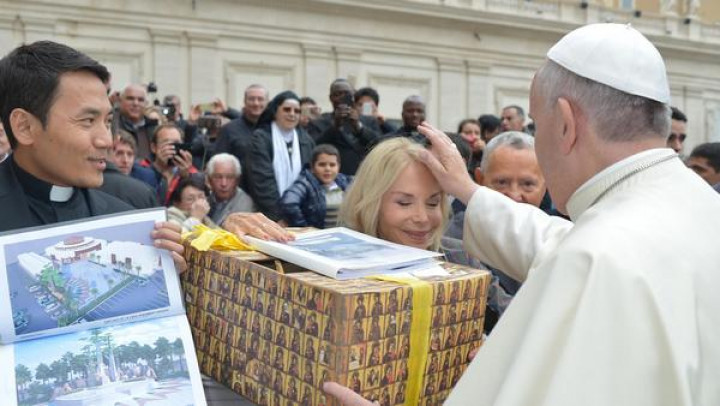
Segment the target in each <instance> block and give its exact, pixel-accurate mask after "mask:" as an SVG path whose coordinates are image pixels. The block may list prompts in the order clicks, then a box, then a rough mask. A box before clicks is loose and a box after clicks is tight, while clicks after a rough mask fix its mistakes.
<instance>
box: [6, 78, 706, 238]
mask: <svg viewBox="0 0 720 406" xmlns="http://www.w3.org/2000/svg"><path fill="white" fill-rule="evenodd" d="M150 87H151V90H153V91H155V89H154V88H153V87H154V85H152V84H151V85H150ZM148 95H149V93H148V89H147V87H146V86H143V85H139V84H131V85H128V86H127V87H125V88H124V89H123V90H122V91H121V92H115V93H113V94H111V102H112V103H113V105H114V110H115V115H114V121H113V125H112V129H113V140H114V141H113V148H112V153H111V154H110V156H109V161H108V162H109V164H108V167H107V169H106V170H105V175H106V178H108V177H110V178H114V177H116V175H117V174H124V175H128V176H129V177H130V178H134V179H137V180H139V181H142V182H143V184H142V185H141V184H140V183H136V182H133V184H132V187H131V188H130V189H128V188H127V187H125V186H123V187H118V186H117V184H118V182H116V181H112V180H111V181H110V182H107V181H106V183H105V184H104V185H103V186H102V189H101V190H103V191H105V192H108V193H110V194H113V195H115V196H117V197H120V198H121V199H122V200H125V201H126V202H128V203H130V204H131V205H133V206H135V207H137V208H145V207H153V206H157V205H163V206H167V207H168V208H170V209H171V213H173V215H172V216H171V218H172V220H173V221H176V222H179V223H182V224H184V226H185V228H187V227H189V226H190V225H191V224H194V222H195V221H197V222H198V223H203V222H204V223H206V224H214V225H216V226H221V225H222V222H223V221H224V220H225V219H226V218H227V216H228V215H229V214H231V213H234V212H260V213H263V214H264V215H265V216H267V217H268V218H270V219H272V220H275V221H279V222H280V224H282V225H286V226H307V225H311V226H313V227H318V228H324V227H328V226H334V225H337V219H338V218H337V211H338V209H339V207H340V203H341V202H342V199H343V196H344V194H345V192H346V190H347V188H348V187H349V186H350V184H351V183H352V179H353V176H354V175H355V173H356V172H357V170H358V168H359V167H360V164H361V163H362V162H363V160H364V159H365V157H366V156H367V154H368V153H369V152H370V151H371V150H372V149H373V148H375V147H376V146H377V145H378V144H380V143H382V142H384V141H385V140H388V139H391V138H407V139H409V140H412V141H414V142H417V143H419V144H422V145H427V139H426V138H425V137H424V136H423V135H422V134H420V133H419V132H418V126H419V125H420V124H421V123H422V122H423V121H425V118H426V116H425V107H426V106H425V102H424V100H423V99H422V98H421V97H420V96H417V95H410V96H408V97H407V98H406V99H405V101H404V102H403V104H402V106H397V107H398V108H399V109H400V110H401V112H402V114H401V116H402V120H401V121H400V123H399V125H395V123H394V122H393V120H388V119H386V118H385V115H383V114H381V113H380V110H379V103H380V95H379V94H378V92H377V91H376V90H374V89H373V88H370V87H364V88H361V89H359V90H357V91H356V90H355V89H354V88H353V86H352V85H351V84H350V83H349V82H348V81H347V80H344V79H337V80H335V81H333V82H332V83H331V85H330V90H329V99H330V102H331V105H332V111H331V112H325V113H321V110H320V108H319V107H318V105H317V103H316V102H315V101H314V100H313V99H311V98H309V97H299V96H298V95H296V94H295V93H293V92H292V91H284V92H281V93H280V94H278V95H276V96H275V97H274V98H272V99H270V94H269V92H268V90H267V89H266V88H265V87H264V86H263V85H261V84H253V85H251V86H249V87H248V88H247V89H245V93H244V95H245V96H244V105H243V106H242V107H241V108H240V109H234V108H230V107H228V106H227V105H226V104H225V103H224V102H223V101H222V100H221V99H216V100H214V101H213V102H212V103H207V104H204V105H202V104H198V105H194V106H191V108H190V111H189V114H188V115H187V116H185V115H183V114H182V104H181V101H180V98H179V97H178V96H175V95H167V96H165V97H164V98H163V99H162V103H160V102H159V101H158V100H156V103H152V102H151V101H150V97H149V96H148ZM203 109H205V110H203ZM686 126H687V117H686V116H685V114H683V112H681V111H680V110H679V109H677V108H675V107H673V108H672V121H671V131H670V134H668V136H667V139H666V145H667V147H669V148H672V149H673V150H675V151H676V152H677V153H678V154H681V156H682V154H683V144H684V141H685V140H686V138H687V134H686ZM534 131H535V126H534V123H533V122H532V120H529V118H528V117H526V114H525V110H524V109H523V108H522V107H521V106H518V105H509V106H506V107H504V108H503V109H501V111H500V112H499V115H498V116H495V115H493V114H481V115H479V116H478V118H468V119H464V120H462V121H461V122H460V123H459V124H458V127H457V131H456V132H455V133H451V137H452V139H453V140H454V141H455V142H456V144H457V146H458V148H459V150H460V151H461V153H462V154H463V156H464V157H465V159H466V161H467V170H468V173H469V174H470V176H471V177H472V178H474V179H475V180H476V181H477V183H478V184H482V185H484V186H487V187H490V188H492V189H495V190H498V191H500V192H501V193H504V194H506V195H507V196H510V197H511V198H513V199H514V200H516V201H521V202H524V203H531V204H534V205H536V206H538V207H540V208H541V209H543V210H544V211H545V212H547V213H549V214H553V215H562V214H560V213H559V212H558V211H557V210H555V208H554V206H553V204H552V200H551V197H550V195H549V194H548V193H547V192H546V188H545V186H544V179H543V176H542V173H541V172H540V170H539V166H538V165H537V163H536V162H534V163H532V162H530V163H528V165H529V166H528V168H524V167H523V165H524V164H525V162H524V161H522V160H517V159H515V157H504V156H503V157H499V158H496V159H494V160H493V161H495V162H493V168H501V170H502V171H504V172H503V176H496V177H494V178H492V179H489V178H488V177H487V176H484V175H483V172H485V171H486V169H487V167H488V164H489V162H490V160H486V164H485V166H484V167H483V166H482V165H481V162H482V160H483V153H484V152H485V151H486V147H487V144H488V143H489V142H490V141H491V140H492V139H493V138H495V137H496V136H497V135H499V134H503V133H509V132H516V133H524V134H528V135H529V136H530V137H532V136H533V133H534ZM516 135H517V134H516ZM518 143H521V142H520V141H516V142H515V144H513V145H518ZM3 145H5V146H4V147H3ZM9 149H10V148H9V144H7V142H5V143H4V144H3V141H2V137H0V156H4V155H6V154H7V153H8V152H9ZM719 149H720V143H705V144H701V145H699V146H698V147H696V149H695V150H693V151H692V152H691V154H689V155H688V156H687V157H683V158H685V159H686V162H687V164H688V166H689V167H690V168H692V169H693V170H695V171H696V172H697V173H698V174H699V175H701V176H702V177H703V178H704V179H705V180H706V181H707V182H708V183H710V184H711V185H712V186H714V187H715V188H716V190H720V153H719V152H718V150H719ZM529 150H530V151H532V150H533V149H532V147H531V148H529ZM6 151H7V152H6ZM507 154H508V153H505V152H502V151H501V152H500V155H507ZM216 155H220V156H222V158H221V162H223V163H222V164H221V165H223V167H224V168H225V169H228V170H229V168H232V170H231V171H230V172H231V173H232V175H231V173H230V172H228V171H226V172H225V173H223V174H218V173H215V174H214V175H212V173H213V172H217V170H216V168H215V166H217V165H218V163H217V162H216V161H213V160H212V158H213V157H214V156H216ZM527 155H533V153H530V154H527ZM0 159H2V158H0ZM318 159H319V160H318ZM529 159H530V160H532V159H534V158H532V157H531V158H529ZM328 161H332V162H328ZM526 169H528V170H530V171H531V172H533V171H534V173H533V174H528V173H525V174H522V175H521V173H522V172H523V170H526ZM213 176H214V178H213ZM191 177H194V178H198V180H197V181H195V182H194V183H196V184H197V183H202V182H204V183H205V184H206V185H207V187H206V188H204V189H203V191H204V192H203V194H204V195H205V197H204V198H203V199H199V200H198V201H197V202H192V203H193V204H191V205H189V204H185V205H183V204H181V203H180V202H181V199H180V195H179V194H176V195H175V196H174V197H175V199H174V200H173V193H174V192H175V191H176V189H177V187H178V186H179V185H181V184H182V185H184V186H187V185H189V184H190V183H188V182H181V181H182V180H184V179H186V178H191ZM223 179H224V181H223ZM123 185H124V183H123ZM148 188H149V189H150V191H148V190H147V189H148ZM130 191H131V192H130ZM528 194H529V195H532V196H531V197H530V200H528V196H527V195H528ZM538 196H539V197H540V201H537V197H538ZM451 207H452V220H451V221H450V224H451V225H453V224H454V225H455V227H456V228H457V226H458V225H461V224H462V219H463V207H462V205H461V204H460V202H459V201H455V202H451ZM191 209H192V210H191ZM206 217H207V219H208V220H209V219H212V220H213V221H214V222H213V223H209V222H208V221H206V219H205V218H206ZM180 220H182V221H180ZM188 220H189V221H188ZM451 228H452V227H451ZM449 234H450V235H451V236H455V237H457V238H460V239H462V237H461V235H459V234H458V233H457V232H456V231H453V230H450V231H449Z"/></svg>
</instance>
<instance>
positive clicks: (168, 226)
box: [150, 221, 187, 273]
mask: <svg viewBox="0 0 720 406" xmlns="http://www.w3.org/2000/svg"><path fill="white" fill-rule="evenodd" d="M181 231H182V228H181V227H180V225H179V224H175V223H171V222H169V221H163V222H159V223H156V224H155V229H154V230H153V231H152V233H151V234H150V237H152V239H153V242H154V243H155V247H156V248H161V249H166V250H168V251H170V255H171V256H172V259H173V262H174V263H175V269H176V270H177V272H178V273H182V272H185V270H186V269H187V262H185V257H183V251H184V248H183V245H182V239H181V238H180V232H181Z"/></svg>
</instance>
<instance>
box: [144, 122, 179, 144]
mask: <svg viewBox="0 0 720 406" xmlns="http://www.w3.org/2000/svg"><path fill="white" fill-rule="evenodd" d="M169 128H172V129H175V130H177V132H178V133H180V137H182V136H183V134H184V133H183V131H182V130H181V129H180V127H178V125H177V124H175V123H173V122H169V123H165V124H161V125H159V126H157V127H155V130H154V131H153V133H152V137H151V138H150V143H152V144H155V143H157V136H158V134H160V131H164V130H167V129H169Z"/></svg>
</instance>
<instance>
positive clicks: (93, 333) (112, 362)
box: [0, 316, 206, 406]
mask: <svg viewBox="0 0 720 406" xmlns="http://www.w3.org/2000/svg"><path fill="white" fill-rule="evenodd" d="M0 359H2V360H3V362H2V364H0V375H2V376H3V377H7V378H11V379H3V380H2V382H1V383H0V396H2V399H3V400H2V404H3V405H13V406H15V405H17V406H25V405H27V406H29V405H53V406H62V405H93V406H99V405H112V406H116V405H123V406H130V405H132V406H135V405H138V406H140V405H142V406H188V405H198V406H199V405H205V404H206V403H205V400H204V394H203V388H202V380H201V378H200V373H199V370H198V366H197V360H196V358H195V351H194V347H193V344H192V336H191V334H190V328H189V327H188V324H187V320H186V319H185V317H184V316H173V317H163V318H160V319H156V320H150V321H141V322H138V323H125V324H119V325H114V326H108V327H103V328H96V329H90V330H86V331H79V332H75V333H70V334H63V335H57V336H51V337H44V338H41V339H37V340H30V341H22V342H18V343H15V344H12V345H7V346H3V347H0ZM9 360H13V362H7V361H9ZM10 368H14V370H11V369H10Z"/></svg>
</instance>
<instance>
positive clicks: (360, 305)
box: [182, 244, 490, 406]
mask: <svg viewBox="0 0 720 406" xmlns="http://www.w3.org/2000/svg"><path fill="white" fill-rule="evenodd" d="M186 258H187V259H188V263H189V269H188V271H186V272H185V273H184V274H183V275H182V284H183V289H184V292H185V299H186V307H187V314H188V318H189V320H190V324H191V326H192V331H193V336H194V340H195V346H196V349H197V355H198V362H199V363H200V368H201V370H202V371H203V372H204V373H205V374H207V375H210V376H212V377H214V378H215V379H216V380H218V381H219V382H221V383H223V384H224V385H226V386H228V387H229V388H231V389H233V390H234V391H236V392H238V393H240V394H241V395H243V396H244V397H246V398H248V399H250V400H251V401H253V402H255V403H257V404H259V405H272V406H278V405H283V406H284V405H296V404H301V405H334V404H336V402H335V401H334V400H332V399H327V398H326V396H325V395H324V393H323V391H322V389H321V388H322V384H323V382H325V381H327V380H332V381H336V382H339V383H341V384H344V385H347V386H349V387H350V388H352V389H353V390H355V391H356V392H358V393H360V394H362V395H363V396H364V397H366V398H368V399H371V400H377V401H378V402H379V403H380V404H381V405H401V404H408V405H416V404H419V405H439V404H442V402H443V401H444V400H445V398H446V397H447V396H448V394H449V392H450V390H451V388H452V387H453V386H454V385H455V383H456V382H457V381H458V379H459V378H460V376H461V375H462V373H463V371H464V370H465V368H466V366H467V364H468V362H469V361H468V353H469V352H470V351H471V350H473V349H474V348H477V347H479V346H480V345H481V343H482V326H483V317H484V312H485V304H486V299H487V290H488V284H489V282H490V275H489V273H488V272H487V271H482V270H475V269H470V268H467V267H463V266H459V265H453V264H448V263H444V264H443V267H444V268H445V270H446V271H447V274H446V275H442V274H438V273H434V274H432V275H431V276H427V277H422V278H420V279H419V280H406V279H401V280H396V279H394V278H386V280H378V279H367V278H365V279H357V280H350V281H337V280H334V279H330V278H327V277H325V276H321V275H318V274H315V273H312V272H307V271H302V270H298V269H296V268H295V267H294V266H292V265H290V264H287V263H283V262H281V261H278V260H274V259H273V258H270V257H267V256H265V255H263V254H258V253H247V252H236V251H224V252H223V251H216V250H212V249H210V250H208V251H204V252H203V251H199V250H197V249H195V248H193V247H191V246H190V244H186Z"/></svg>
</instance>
